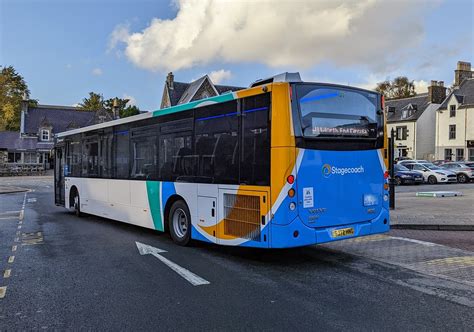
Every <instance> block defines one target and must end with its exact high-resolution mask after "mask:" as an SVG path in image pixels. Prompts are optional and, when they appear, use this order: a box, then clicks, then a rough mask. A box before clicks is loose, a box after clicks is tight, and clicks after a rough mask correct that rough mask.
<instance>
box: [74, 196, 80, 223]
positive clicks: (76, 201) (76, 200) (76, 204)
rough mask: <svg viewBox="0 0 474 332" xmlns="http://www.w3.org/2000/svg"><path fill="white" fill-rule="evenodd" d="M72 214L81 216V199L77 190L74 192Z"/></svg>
mask: <svg viewBox="0 0 474 332" xmlns="http://www.w3.org/2000/svg"><path fill="white" fill-rule="evenodd" d="M74 214H75V215H76V217H80V216H81V200H80V198H79V193H78V192H77V191H76V192H75V193H74Z"/></svg>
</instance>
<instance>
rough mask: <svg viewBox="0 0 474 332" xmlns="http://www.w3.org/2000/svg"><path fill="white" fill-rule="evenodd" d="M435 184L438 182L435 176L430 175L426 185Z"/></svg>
mask: <svg viewBox="0 0 474 332" xmlns="http://www.w3.org/2000/svg"><path fill="white" fill-rule="evenodd" d="M437 182H438V180H437V179H436V176H434V175H430V176H429V177H428V183H429V184H436V183H437Z"/></svg>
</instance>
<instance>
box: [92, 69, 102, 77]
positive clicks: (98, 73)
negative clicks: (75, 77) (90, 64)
mask: <svg viewBox="0 0 474 332" xmlns="http://www.w3.org/2000/svg"><path fill="white" fill-rule="evenodd" d="M102 74H103V72H102V69H100V68H94V69H92V75H94V76H100V75H102Z"/></svg>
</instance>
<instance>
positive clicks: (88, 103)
mask: <svg viewBox="0 0 474 332" xmlns="http://www.w3.org/2000/svg"><path fill="white" fill-rule="evenodd" d="M114 100H115V103H116V107H117V110H118V112H119V115H120V117H121V118H126V117H128V116H132V115H136V114H139V113H140V109H139V108H138V107H137V106H135V105H127V104H128V103H129V101H130V99H122V98H118V97H115V98H109V99H104V97H103V96H102V95H101V94H99V93H95V92H89V97H88V98H84V99H82V103H80V104H79V106H80V107H81V108H82V109H84V110H88V111H97V110H101V109H105V110H106V111H107V112H108V113H110V114H111V115H113V108H114Z"/></svg>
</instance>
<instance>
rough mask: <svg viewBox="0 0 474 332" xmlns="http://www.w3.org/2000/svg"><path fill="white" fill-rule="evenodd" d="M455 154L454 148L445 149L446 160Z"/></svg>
mask: <svg viewBox="0 0 474 332" xmlns="http://www.w3.org/2000/svg"><path fill="white" fill-rule="evenodd" d="M452 154H453V150H452V149H444V160H451V158H452Z"/></svg>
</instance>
